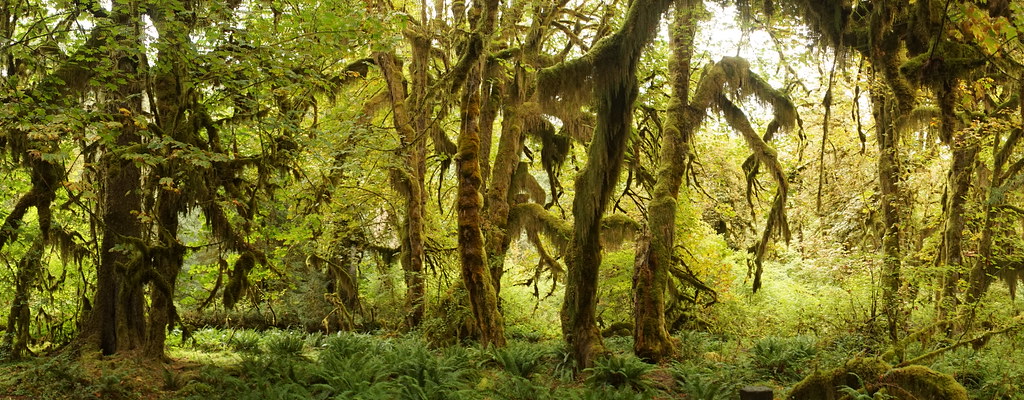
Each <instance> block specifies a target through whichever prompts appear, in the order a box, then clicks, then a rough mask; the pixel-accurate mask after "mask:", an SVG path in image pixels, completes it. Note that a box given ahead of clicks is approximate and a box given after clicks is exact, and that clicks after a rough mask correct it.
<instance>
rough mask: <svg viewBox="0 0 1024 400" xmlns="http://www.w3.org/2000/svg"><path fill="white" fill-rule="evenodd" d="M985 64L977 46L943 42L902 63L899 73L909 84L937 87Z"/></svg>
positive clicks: (983, 55)
mask: <svg viewBox="0 0 1024 400" xmlns="http://www.w3.org/2000/svg"><path fill="white" fill-rule="evenodd" d="M985 62H986V57H985V54H984V53H982V52H981V50H980V49H978V47H977V46H973V45H968V44H963V43H957V42H952V41H948V40H945V41H941V42H939V43H938V44H937V45H936V47H935V48H934V49H933V50H932V51H927V52H923V53H921V54H919V55H917V56H915V57H913V58H910V59H909V60H906V61H905V62H903V64H902V65H900V66H899V71H900V74H901V75H903V76H904V77H906V78H907V79H908V80H910V81H911V82H914V83H919V84H925V85H937V84H943V83H945V82H948V81H950V80H952V79H956V78H959V77H962V76H964V74H965V73H967V72H969V71H970V70H972V69H974V68H977V67H980V66H982V65H984V64H985Z"/></svg>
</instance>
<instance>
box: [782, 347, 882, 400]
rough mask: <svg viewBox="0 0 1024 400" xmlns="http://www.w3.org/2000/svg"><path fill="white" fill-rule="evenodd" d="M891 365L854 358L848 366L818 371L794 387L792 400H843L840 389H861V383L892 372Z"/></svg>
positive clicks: (871, 359)
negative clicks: (844, 387) (889, 371)
mask: <svg viewBox="0 0 1024 400" xmlns="http://www.w3.org/2000/svg"><path fill="white" fill-rule="evenodd" d="M890 368H891V367H890V366H889V364H886V363H885V361H882V360H881V359H879V358H860V357H858V358H854V359H852V360H850V361H848V362H847V363H846V365H844V366H842V367H839V368H836V369H833V370H831V371H825V372H822V371H816V372H814V373H813V374H811V375H810V376H808V377H806V378H804V380H803V381H800V383H797V384H796V386H793V390H791V391H790V392H789V396H788V397H787V398H788V399H791V400H836V399H841V398H843V396H844V395H843V394H842V393H840V392H839V390H838V388H839V387H842V386H848V387H851V388H855V389H856V388H860V387H861V386H862V384H861V381H862V380H863V381H868V382H871V381H874V380H875V379H876V378H877V377H879V376H882V375H883V374H885V372H886V371H888V370H890Z"/></svg>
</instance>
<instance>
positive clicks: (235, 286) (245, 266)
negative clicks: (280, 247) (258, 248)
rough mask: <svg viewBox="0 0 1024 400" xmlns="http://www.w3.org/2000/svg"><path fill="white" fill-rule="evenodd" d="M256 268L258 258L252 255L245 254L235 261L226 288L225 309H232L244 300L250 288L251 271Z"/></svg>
mask: <svg viewBox="0 0 1024 400" xmlns="http://www.w3.org/2000/svg"><path fill="white" fill-rule="evenodd" d="M254 266H256V257H255V256H254V255H253V254H252V253H243V254H242V255H241V256H240V257H238V260H237V261H235V267H234V269H232V271H231V277H230V278H229V279H228V284H227V286H225V287H224V307H225V308H227V309H232V308H234V307H235V304H236V303H238V300H241V299H242V295H243V294H245V290H246V289H247V288H248V287H249V271H250V270H252V268H253V267H254Z"/></svg>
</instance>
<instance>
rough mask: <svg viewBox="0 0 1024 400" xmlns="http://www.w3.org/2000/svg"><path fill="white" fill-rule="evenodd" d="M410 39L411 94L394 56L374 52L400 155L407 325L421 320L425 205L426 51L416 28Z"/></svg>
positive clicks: (395, 176)
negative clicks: (389, 103) (386, 93)
mask: <svg viewBox="0 0 1024 400" xmlns="http://www.w3.org/2000/svg"><path fill="white" fill-rule="evenodd" d="M408 35H409V40H410V42H411V43H412V49H413V61H412V65H411V67H410V69H411V71H412V76H413V79H412V82H411V85H410V86H411V87H412V93H411V94H409V95H407V94H406V81H405V79H404V75H403V73H402V68H401V66H400V65H399V63H398V60H397V56H396V55H395V54H393V53H386V52H382V53H378V54H377V55H376V56H375V58H376V61H377V65H378V66H379V67H380V69H381V73H382V74H383V75H384V80H385V82H386V84H387V90H388V95H389V97H390V99H391V106H392V120H393V122H394V125H395V129H396V130H397V131H398V135H399V137H400V138H401V145H402V146H401V150H400V154H399V157H400V158H401V159H402V161H403V162H402V167H400V168H397V169H395V170H393V171H392V183H393V185H394V186H395V187H396V188H397V189H398V191H399V192H400V193H401V194H402V195H403V196H404V197H405V216H404V219H403V221H402V228H403V229H402V232H401V233H400V235H399V236H401V240H402V255H401V259H400V261H401V264H402V269H403V270H404V272H405V283H406V308H407V314H406V324H407V325H408V326H409V327H416V326H419V324H420V322H422V320H423V307H424V294H425V290H426V287H425V286H424V277H423V263H424V222H425V221H424V220H425V208H426V193H425V192H426V189H425V186H424V179H425V175H426V168H427V167H426V155H427V148H426V140H425V136H426V134H425V132H426V125H427V121H426V118H425V116H424V114H423V113H424V110H422V108H423V107H424V105H423V98H424V96H425V95H426V84H427V77H426V74H427V71H426V64H427V56H428V53H429V49H430V42H429V41H428V40H426V39H425V38H423V37H419V36H416V34H415V33H411V32H410V33H408Z"/></svg>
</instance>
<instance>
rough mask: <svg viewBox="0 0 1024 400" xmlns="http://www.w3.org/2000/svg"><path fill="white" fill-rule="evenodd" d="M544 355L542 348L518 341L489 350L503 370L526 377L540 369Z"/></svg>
mask: <svg viewBox="0 0 1024 400" xmlns="http://www.w3.org/2000/svg"><path fill="white" fill-rule="evenodd" d="M545 355H546V352H545V351H544V349H543V348H540V347H538V346H531V345H528V344H524V343H519V342H511V343H509V345H508V346H505V347H502V348H498V349H494V350H492V351H491V357H492V358H493V359H494V361H495V362H497V363H498V365H500V366H501V367H502V368H504V369H505V372H508V373H509V374H511V375H514V376H517V377H521V378H526V379H529V378H530V375H533V374H534V373H536V372H537V371H538V370H540V367H541V366H542V365H543V363H544V356H545Z"/></svg>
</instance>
